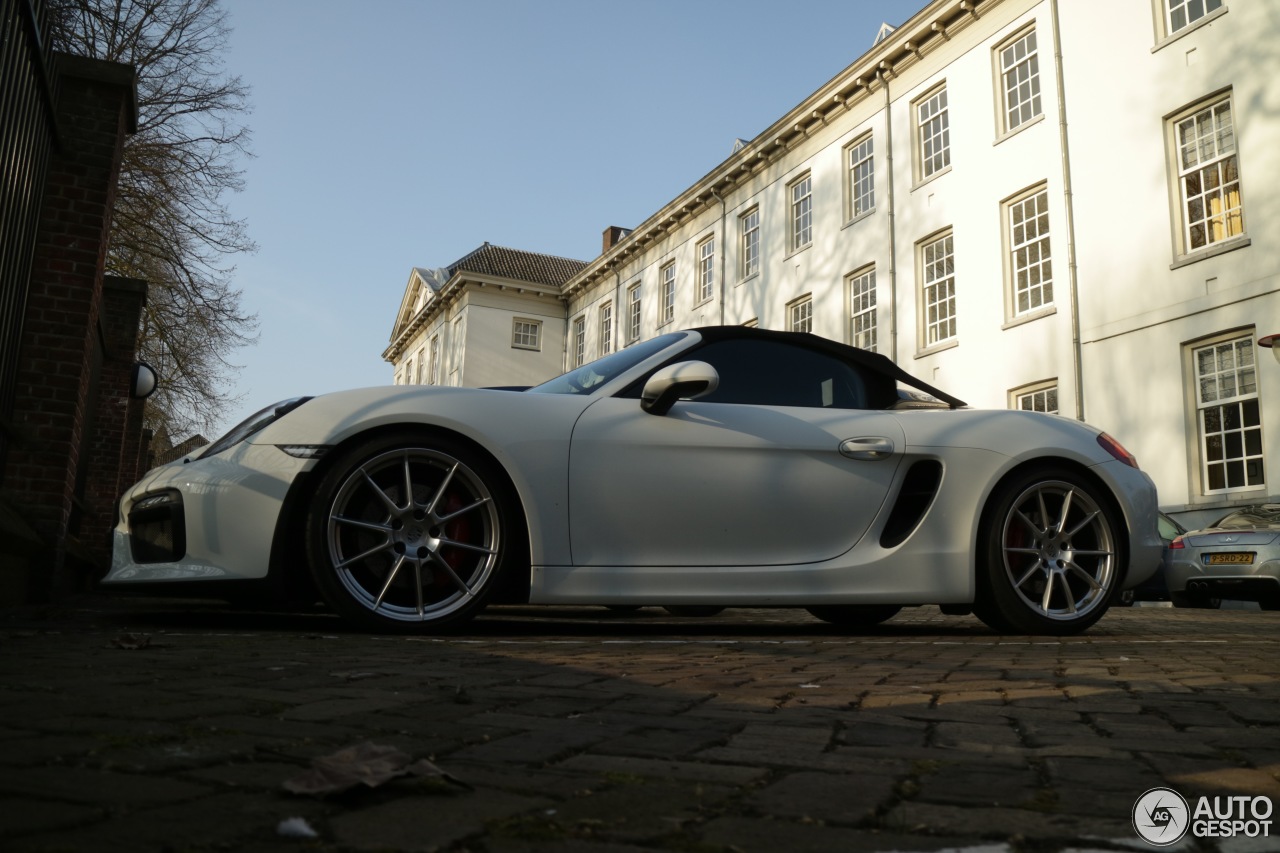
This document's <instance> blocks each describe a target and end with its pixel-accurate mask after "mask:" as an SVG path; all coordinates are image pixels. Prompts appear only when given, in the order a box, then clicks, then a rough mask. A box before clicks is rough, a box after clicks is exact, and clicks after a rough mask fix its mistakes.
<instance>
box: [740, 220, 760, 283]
mask: <svg viewBox="0 0 1280 853" xmlns="http://www.w3.org/2000/svg"><path fill="white" fill-rule="evenodd" d="M738 225H739V228H740V230H741V232H742V277H743V278H749V277H750V276H753V275H755V274H756V273H758V272H760V208H758V207H757V208H754V209H752V210H749V211H747V212H746V213H744V214H743V215H742V217H741V218H740V219H739V220H738Z"/></svg>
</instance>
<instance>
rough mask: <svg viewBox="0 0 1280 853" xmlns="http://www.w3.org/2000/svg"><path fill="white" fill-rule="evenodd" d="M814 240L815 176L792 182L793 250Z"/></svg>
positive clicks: (801, 247)
mask: <svg viewBox="0 0 1280 853" xmlns="http://www.w3.org/2000/svg"><path fill="white" fill-rule="evenodd" d="M812 242H813V176H812V175H805V176H804V177H803V178H801V179H800V180H798V181H796V182H794V183H793V184H791V251H793V252H795V251H798V250H800V249H803V248H804V247H805V246H808V245H809V244H810V243H812Z"/></svg>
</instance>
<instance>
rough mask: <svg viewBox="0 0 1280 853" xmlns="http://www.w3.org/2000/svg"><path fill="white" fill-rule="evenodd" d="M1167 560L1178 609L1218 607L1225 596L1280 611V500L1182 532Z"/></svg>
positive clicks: (1171, 545)
mask: <svg viewBox="0 0 1280 853" xmlns="http://www.w3.org/2000/svg"><path fill="white" fill-rule="evenodd" d="M1165 561H1166V566H1165V580H1166V582H1167V583H1168V585H1169V597H1170V598H1171V599H1172V600H1173V606H1174V607H1217V606H1218V605H1219V603H1220V602H1221V601H1222V599H1224V598H1226V599H1236V600H1241V601H1256V602H1258V604H1260V605H1261V606H1262V609H1263V610H1280V504H1257V505H1254V506H1246V507H1241V508H1239V509H1236V510H1233V511H1232V512H1230V513H1228V514H1227V515H1225V516H1223V517H1222V518H1220V519H1218V520H1217V521H1216V522H1214V523H1213V524H1212V525H1210V526H1209V527H1206V528H1203V529H1200V530H1192V531H1189V532H1187V533H1184V534H1182V535H1181V536H1178V537H1176V538H1175V539H1174V540H1173V541H1172V542H1171V543H1170V544H1169V546H1168V548H1167V549H1166V551H1165Z"/></svg>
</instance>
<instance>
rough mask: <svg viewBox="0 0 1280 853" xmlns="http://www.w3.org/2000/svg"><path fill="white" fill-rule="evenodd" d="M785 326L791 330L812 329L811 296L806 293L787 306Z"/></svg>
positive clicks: (804, 330) (809, 330)
mask: <svg viewBox="0 0 1280 853" xmlns="http://www.w3.org/2000/svg"><path fill="white" fill-rule="evenodd" d="M787 328H788V329H790V330H791V331H793V332H812V331H813V297H812V296H809V295H808V294H806V295H804V296H802V297H800V298H799V299H797V300H796V301H795V302H792V303H791V304H790V305H788V306H787Z"/></svg>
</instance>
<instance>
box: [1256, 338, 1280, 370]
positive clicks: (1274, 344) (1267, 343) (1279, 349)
mask: <svg viewBox="0 0 1280 853" xmlns="http://www.w3.org/2000/svg"><path fill="white" fill-rule="evenodd" d="M1258 346H1260V347H1266V348H1267V349H1269V350H1271V354H1272V355H1274V356H1275V357H1276V363H1277V364H1280V335H1263V336H1262V337H1260V338H1258Z"/></svg>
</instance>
